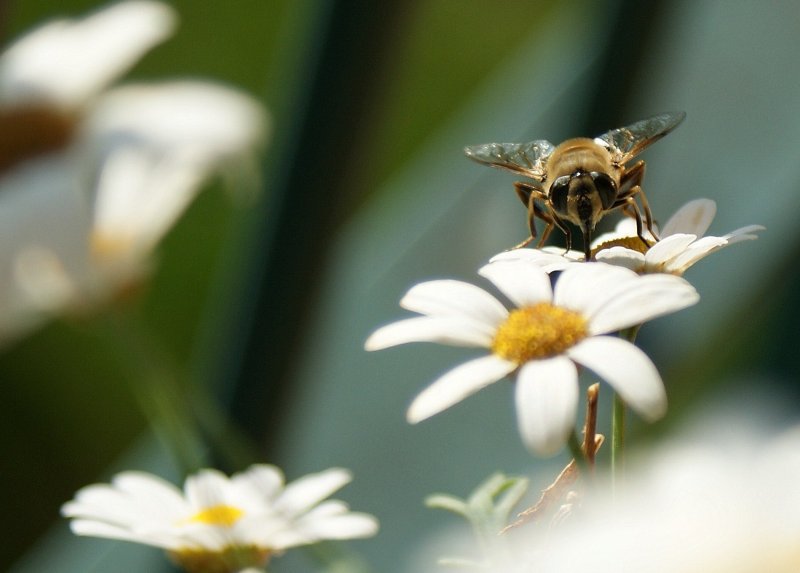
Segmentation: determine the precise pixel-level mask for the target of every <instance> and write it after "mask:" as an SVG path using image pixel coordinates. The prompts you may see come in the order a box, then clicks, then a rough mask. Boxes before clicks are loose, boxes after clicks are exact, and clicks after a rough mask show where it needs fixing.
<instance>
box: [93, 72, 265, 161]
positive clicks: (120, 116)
mask: <svg viewBox="0 0 800 573" xmlns="http://www.w3.org/2000/svg"><path fill="white" fill-rule="evenodd" d="M266 120H267V118H266V117H265V114H264V111H263V109H262V108H261V106H260V105H259V103H258V102H257V101H255V100H254V99H253V98H251V97H249V96H247V95H246V94H244V93H242V92H240V91H238V90H234V89H231V88H228V87H225V86H222V85H218V84H214V83H210V82H200V81H168V82H161V83H148V84H132V85H126V86H124V87H120V88H116V89H114V90H111V91H110V92H108V93H107V94H105V95H104V96H103V97H102V99H100V100H99V101H98V102H97V104H96V105H95V106H93V108H92V111H91V114H90V116H89V117H88V118H87V122H88V123H87V125H86V127H85V130H86V132H85V135H86V136H87V137H88V138H89V139H91V140H93V141H94V140H97V139H100V140H102V141H101V143H102V144H103V146H104V149H108V148H114V147H117V146H119V145H124V144H130V143H139V144H140V145H146V146H147V147H149V148H151V149H153V150H155V151H158V152H161V153H167V152H180V153H181V154H182V155H183V158H184V161H187V162H191V163H193V164H194V166H195V167H196V168H198V169H201V170H203V169H206V168H207V167H208V165H209V164H211V165H212V166H215V165H217V164H218V163H219V162H220V161H224V160H226V159H230V158H232V157H236V156H238V155H240V154H242V153H243V152H245V153H247V152H250V151H251V150H252V148H253V147H254V146H256V145H257V144H258V143H259V142H261V141H262V140H263V138H264V136H265V130H266Z"/></svg>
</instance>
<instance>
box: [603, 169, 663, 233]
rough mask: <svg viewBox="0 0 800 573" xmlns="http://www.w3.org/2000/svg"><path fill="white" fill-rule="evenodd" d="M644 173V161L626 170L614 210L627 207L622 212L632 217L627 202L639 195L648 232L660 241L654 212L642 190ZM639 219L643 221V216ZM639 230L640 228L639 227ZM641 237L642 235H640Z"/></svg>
mask: <svg viewBox="0 0 800 573" xmlns="http://www.w3.org/2000/svg"><path fill="white" fill-rule="evenodd" d="M644 171H645V163H644V161H637V162H636V163H634V164H633V166H632V167H630V168H629V169H626V170H625V173H624V174H623V175H622V177H621V178H620V181H619V192H618V193H617V201H616V202H615V204H614V205H613V206H612V209H613V208H615V207H619V206H620V205H625V206H624V207H623V208H622V211H623V212H624V213H625V214H626V215H630V212H629V211H628V209H627V200H628V198H631V197H634V196H636V195H638V196H639V197H641V200H642V210H643V211H644V221H645V223H646V225H647V230H648V231H649V232H650V234H652V235H653V237H655V238H656V240H658V235H656V232H655V231H654V230H653V212H652V211H651V210H650V204H649V203H648V201H647V196H646V195H645V194H644V189H642V181H644ZM639 219H640V220H641V215H639ZM637 228H638V227H637ZM639 236H640V237H641V233H640V235H639Z"/></svg>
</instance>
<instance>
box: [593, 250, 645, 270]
mask: <svg viewBox="0 0 800 573" xmlns="http://www.w3.org/2000/svg"><path fill="white" fill-rule="evenodd" d="M595 259H596V260H597V262H598V263H608V264H609V265H614V266H616V267H625V268H626V269H630V270H632V271H639V270H640V269H642V268H644V260H645V259H644V255H643V254H642V253H640V252H639V251H634V250H633V249H627V248H625V247H611V248H610V249H603V250H602V251H600V252H599V253H597V255H596V256H595Z"/></svg>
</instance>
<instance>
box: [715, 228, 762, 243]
mask: <svg viewBox="0 0 800 573" xmlns="http://www.w3.org/2000/svg"><path fill="white" fill-rule="evenodd" d="M764 230H766V227H764V226H763V225H747V226H745V227H741V228H740V229H736V230H735V231H731V232H730V233H727V234H725V235H724V236H723V238H724V239H727V241H728V244H729V245H732V244H733V243H738V242H739V241H747V240H751V239H757V238H758V235H756V233H757V232H759V231H764Z"/></svg>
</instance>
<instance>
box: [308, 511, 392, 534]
mask: <svg viewBox="0 0 800 573" xmlns="http://www.w3.org/2000/svg"><path fill="white" fill-rule="evenodd" d="M298 525H299V527H300V529H301V530H302V531H303V532H304V533H305V534H306V535H308V536H309V537H313V538H314V539H356V538H361V537H371V536H373V535H375V534H376V533H377V532H378V520H377V519H375V518H374V517H373V516H371V515H368V514H366V513H357V512H350V513H345V514H343V515H334V516H330V517H319V518H314V519H303V520H302V522H301V523H299V524H298Z"/></svg>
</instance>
